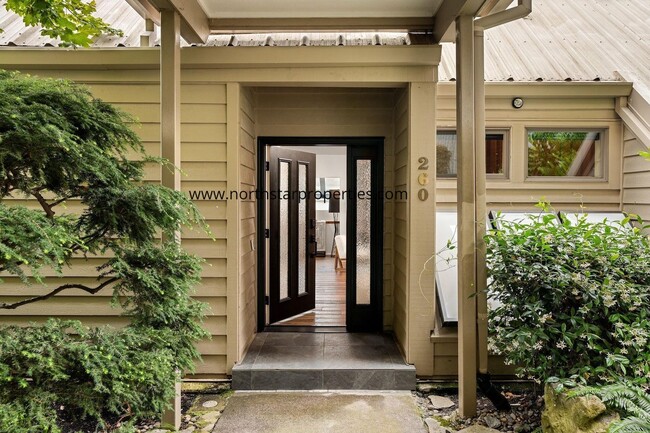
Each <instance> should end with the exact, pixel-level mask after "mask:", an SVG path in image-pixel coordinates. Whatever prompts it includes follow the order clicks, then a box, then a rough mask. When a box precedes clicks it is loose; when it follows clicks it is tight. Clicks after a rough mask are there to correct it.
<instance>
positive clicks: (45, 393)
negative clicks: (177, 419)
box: [0, 319, 177, 432]
mask: <svg viewBox="0 0 650 433" xmlns="http://www.w3.org/2000/svg"><path fill="white" fill-rule="evenodd" d="M0 336H1V338H0V371H3V374H2V377H1V379H0V380H1V381H2V387H0V401H2V402H6V403H5V404H13V405H16V406H17V405H21V406H22V407H19V408H14V411H13V412H14V413H17V414H19V417H20V418H23V419H24V418H27V417H30V418H31V419H27V420H26V421H28V422H24V421H25V420H23V421H22V422H21V423H20V425H18V426H16V427H15V428H13V429H0V431H13V432H20V431H23V430H21V428H25V429H26V430H24V431H30V430H29V428H30V426H32V425H34V424H36V425H38V426H39V427H40V428H43V423H44V421H47V422H52V421H53V420H56V416H54V417H53V416H52V409H51V408H52V407H53V404H54V403H56V405H57V406H59V405H60V406H63V407H65V408H66V410H68V411H70V412H72V413H73V414H76V415H79V417H92V418H93V419H97V420H98V421H99V422H100V425H102V426H103V427H105V426H106V425H105V423H104V422H103V420H104V418H117V419H119V418H120V417H124V418H125V419H129V418H133V417H135V418H139V417H152V416H157V415H159V414H160V413H161V412H162V411H163V409H164V408H165V406H166V405H167V404H168V402H169V401H170V400H171V399H172V397H173V395H174V383H175V381H176V380H177V373H176V371H177V370H176V367H177V362H176V360H175V359H174V352H173V351H172V350H169V349H167V348H166V345H167V341H166V339H167V338H168V337H169V335H168V333H167V332H165V331H157V330H153V329H151V328H135V327H127V328H126V329H124V330H121V331H115V330H111V329H109V328H96V329H89V328H86V327H84V326H82V325H81V323H79V322H76V321H59V320H56V319H50V320H48V322H47V323H46V324H45V325H43V326H32V327H28V328H21V327H13V326H12V327H6V328H3V329H2V330H1V331H0ZM10 402H11V403H10ZM75 412H76V413H75ZM8 421H9V422H11V420H8ZM34 421H36V423H34ZM1 425H2V424H0V426H1ZM46 425H47V424H46ZM48 427H49V428H50V429H51V430H52V431H56V429H55V428H54V427H53V426H48Z"/></svg>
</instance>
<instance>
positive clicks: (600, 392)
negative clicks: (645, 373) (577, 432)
mask: <svg viewBox="0 0 650 433" xmlns="http://www.w3.org/2000/svg"><path fill="white" fill-rule="evenodd" d="M568 395H569V397H580V396H585V395H595V396H597V397H598V398H600V399H601V400H602V401H603V403H605V405H606V406H607V408H609V409H612V410H616V411H617V412H619V413H620V414H621V416H622V419H621V421H618V422H616V423H613V424H612V425H611V426H610V427H609V430H608V432H609V433H636V432H648V431H650V395H649V394H648V393H647V391H646V390H644V389H643V388H641V387H638V386H634V385H630V384H625V383H615V384H612V385H606V386H600V387H582V388H578V389H575V390H573V391H571V392H569V394H568Z"/></svg>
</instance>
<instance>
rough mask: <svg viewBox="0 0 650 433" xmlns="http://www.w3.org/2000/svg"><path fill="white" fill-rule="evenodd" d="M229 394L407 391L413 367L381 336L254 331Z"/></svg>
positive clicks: (412, 384)
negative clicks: (233, 391) (268, 391)
mask: <svg viewBox="0 0 650 433" xmlns="http://www.w3.org/2000/svg"><path fill="white" fill-rule="evenodd" d="M232 386H233V389H235V390H313V389H348V390H412V389H415V367H413V366H412V365H409V364H406V363H405V362H404V359H403V357H402V355H401V353H400V352H399V349H398V348H397V345H396V344H395V342H394V341H393V338H392V336H390V335H387V334H348V333H336V334H332V333H330V334H318V333H293V332H292V333H287V332H282V333H260V334H258V335H257V336H256V338H255V340H254V341H253V343H252V344H251V346H250V348H249V349H248V352H247V353H246V356H245V357H244V361H243V362H242V363H240V364H238V365H236V366H235V367H234V368H233V371H232Z"/></svg>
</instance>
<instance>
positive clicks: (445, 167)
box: [436, 131, 458, 177]
mask: <svg viewBox="0 0 650 433" xmlns="http://www.w3.org/2000/svg"><path fill="white" fill-rule="evenodd" d="M436 140H437V141H436V143H437V146H436V170H437V173H438V176H439V177H456V167H457V162H456V149H457V144H458V140H457V139H456V132H454V131H441V132H438V134H437V136H436Z"/></svg>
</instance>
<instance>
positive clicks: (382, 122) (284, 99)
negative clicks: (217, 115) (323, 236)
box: [255, 87, 394, 330]
mask: <svg viewBox="0 0 650 433" xmlns="http://www.w3.org/2000/svg"><path fill="white" fill-rule="evenodd" d="M255 93H256V102H257V106H256V114H257V118H256V131H257V134H258V136H289V137H296V136H298V137H300V136H303V137H318V136H321V137H337V136H338V137H384V138H385V140H384V186H385V188H386V189H387V190H392V189H393V172H392V165H393V104H394V91H393V90H392V89H355V88H323V89H313V88H312V89H300V88H281V89H280V88H264V87H262V88H258V89H256V92H255ZM393 207H394V204H393V203H391V202H389V201H385V204H384V274H383V278H384V279H383V284H384V305H383V310H384V329H386V330H390V329H392V326H393V284H392V259H393V257H392V227H393V221H392V214H393Z"/></svg>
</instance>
